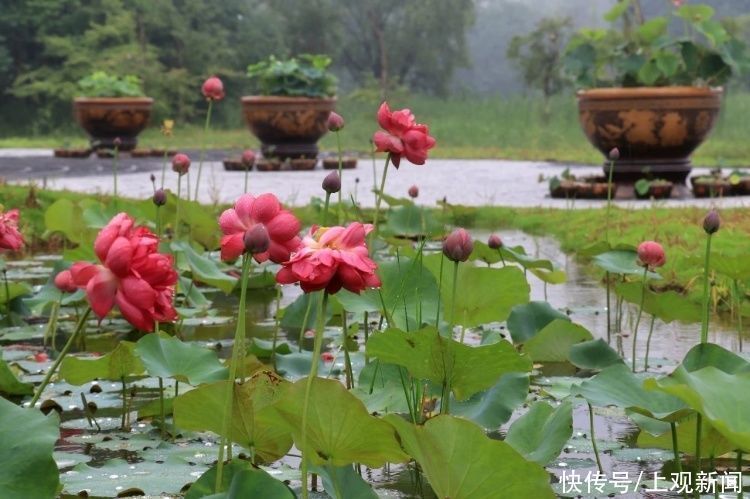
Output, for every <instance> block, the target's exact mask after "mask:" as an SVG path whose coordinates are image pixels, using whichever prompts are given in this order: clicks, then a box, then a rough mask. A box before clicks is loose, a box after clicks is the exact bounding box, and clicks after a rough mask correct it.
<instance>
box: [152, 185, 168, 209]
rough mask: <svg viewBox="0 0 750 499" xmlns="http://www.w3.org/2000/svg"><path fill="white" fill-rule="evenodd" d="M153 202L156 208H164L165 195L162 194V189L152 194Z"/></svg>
mask: <svg viewBox="0 0 750 499" xmlns="http://www.w3.org/2000/svg"><path fill="white" fill-rule="evenodd" d="M153 201H154V204H155V205H156V206H164V205H165V204H167V193H166V192H164V189H157V190H156V192H154V197H153Z"/></svg>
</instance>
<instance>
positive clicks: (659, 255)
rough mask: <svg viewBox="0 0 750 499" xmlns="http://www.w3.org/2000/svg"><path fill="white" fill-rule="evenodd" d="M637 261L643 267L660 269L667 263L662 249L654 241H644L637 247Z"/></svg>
mask: <svg viewBox="0 0 750 499" xmlns="http://www.w3.org/2000/svg"><path fill="white" fill-rule="evenodd" d="M638 259H639V260H640V261H641V264H642V265H643V266H644V267H650V268H656V267H661V266H662V265H664V264H665V263H666V262H667V256H666V255H665V254H664V248H663V247H662V246H661V244H659V243H657V242H655V241H644V242H642V243H641V244H640V245H638Z"/></svg>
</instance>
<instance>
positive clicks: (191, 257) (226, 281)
mask: <svg viewBox="0 0 750 499" xmlns="http://www.w3.org/2000/svg"><path fill="white" fill-rule="evenodd" d="M172 251H174V252H176V253H180V254H181V255H183V256H184V257H185V260H186V261H187V264H188V266H189V267H190V270H191V272H192V273H193V278H194V279H195V280H196V281H200V282H204V283H206V284H208V285H210V286H213V287H215V288H218V289H220V290H222V291H223V292H224V293H227V294H229V293H231V292H232V290H233V289H234V287H235V285H236V284H237V278H236V277H232V276H230V275H229V274H227V273H225V272H223V271H222V270H221V269H220V268H219V264H218V262H216V261H215V260H213V259H212V258H209V257H208V256H206V255H202V254H199V253H198V252H197V251H195V250H194V249H193V247H192V246H190V243H188V242H187V241H174V242H172ZM185 291H186V290H185Z"/></svg>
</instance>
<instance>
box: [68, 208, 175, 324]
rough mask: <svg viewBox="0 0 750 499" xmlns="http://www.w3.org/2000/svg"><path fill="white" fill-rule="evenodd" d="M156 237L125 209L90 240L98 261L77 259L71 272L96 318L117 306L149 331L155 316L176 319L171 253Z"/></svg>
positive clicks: (155, 318) (130, 321) (131, 322)
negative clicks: (162, 250) (162, 248)
mask: <svg viewBox="0 0 750 499" xmlns="http://www.w3.org/2000/svg"><path fill="white" fill-rule="evenodd" d="M158 244H159V240H158V238H157V237H156V236H155V235H154V234H152V233H151V231H149V230H148V229H147V228H146V227H136V226H135V222H134V221H133V219H132V218H130V217H129V216H128V215H127V214H125V213H120V214H119V215H116V216H115V217H114V218H113V219H112V220H111V221H110V222H109V224H107V226H106V227H104V228H103V229H102V230H101V232H99V235H98V236H97V237H96V240H95V241H94V252H95V253H96V256H97V257H98V258H99V261H100V262H101V264H98V265H97V264H92V263H89V262H77V263H75V264H73V266H72V267H70V275H71V277H72V280H73V282H74V283H75V284H76V286H77V287H78V288H82V289H85V290H86V298H87V299H88V302H89V304H90V305H91V309H92V310H93V311H94V313H95V314H96V315H97V317H99V318H100V319H102V318H104V317H105V316H106V315H107V314H108V313H109V312H110V310H112V308H113V307H114V306H115V305H117V308H118V309H119V310H120V313H122V316H123V317H124V318H125V320H127V321H128V322H129V323H130V324H132V325H133V326H134V327H136V328H137V329H140V330H142V331H153V329H154V321H160V322H170V321H174V320H175V319H177V312H176V311H175V309H174V305H173V303H172V302H173V299H174V286H175V284H176V283H177V272H175V270H174V268H173V260H172V256H171V255H164V254H161V253H159V252H158Z"/></svg>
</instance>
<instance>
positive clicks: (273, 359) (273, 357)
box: [271, 286, 281, 371]
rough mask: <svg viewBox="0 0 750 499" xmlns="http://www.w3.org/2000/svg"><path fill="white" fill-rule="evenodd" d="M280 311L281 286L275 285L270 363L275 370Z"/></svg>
mask: <svg viewBox="0 0 750 499" xmlns="http://www.w3.org/2000/svg"><path fill="white" fill-rule="evenodd" d="M280 311H281V287H278V286H277V287H276V313H275V314H274V322H275V324H274V328H273V344H272V346H271V365H272V366H273V370H274V371H275V370H276V342H277V341H278V339H279V325H280V321H279V312H280Z"/></svg>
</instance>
